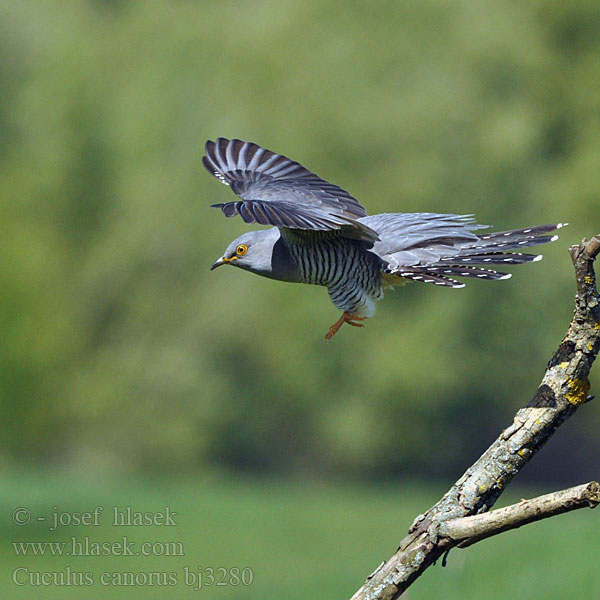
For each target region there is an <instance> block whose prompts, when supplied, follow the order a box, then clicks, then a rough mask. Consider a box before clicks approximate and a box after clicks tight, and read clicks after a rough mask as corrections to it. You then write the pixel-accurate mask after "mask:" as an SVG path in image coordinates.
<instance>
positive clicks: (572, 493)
mask: <svg viewBox="0 0 600 600" xmlns="http://www.w3.org/2000/svg"><path fill="white" fill-rule="evenodd" d="M598 504H600V483H598V482H597V481H590V482H589V483H584V484H583V485H578V486H576V487H572V488H569V489H568V490H562V491H560V492H553V493H552V494H546V495H544V496H539V497H537V498H532V499H531V500H521V502H518V503H517V504H511V505H510V506H505V507H503V508H499V509H497V510H492V511H490V512H486V513H481V514H479V515H472V516H470V517H462V518H461V519H453V520H452V521H444V522H443V523H441V524H440V526H439V528H438V531H437V534H438V535H439V536H440V537H445V538H450V539H451V540H452V542H453V543H454V544H456V545H457V546H458V547H459V548H466V547H467V546H470V545H471V544H475V543H476V542H479V541H481V540H485V539H486V538H489V537H492V536H493V535H497V534H499V533H503V532H505V531H509V530H510V529H517V527H521V526H522V525H527V524H528V523H533V522H534V521H540V520H541V519H547V518H548V517H553V516H555V515H560V514H562V513H566V512H569V511H572V510H576V509H578V508H585V507H589V508H595V507H596V506H597V505H598Z"/></svg>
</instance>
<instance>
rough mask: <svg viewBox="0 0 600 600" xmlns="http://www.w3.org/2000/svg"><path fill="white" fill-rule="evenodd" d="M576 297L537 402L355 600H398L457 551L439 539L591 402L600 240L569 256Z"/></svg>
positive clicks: (598, 345)
mask: <svg viewBox="0 0 600 600" xmlns="http://www.w3.org/2000/svg"><path fill="white" fill-rule="evenodd" d="M569 253H570V255H571V259H572V261H573V265H574V267H575V278H576V284H577V291H576V295H575V312H574V315H573V319H572V320H571V324H570V326H569V329H568V331H567V334H566V335H565V337H564V338H563V340H562V342H561V344H560V346H559V347H558V349H557V351H556V352H555V353H554V355H553V357H552V359H551V360H550V362H549V363H548V368H547V370H546V373H545V374H544V377H543V379H542V382H541V383H540V385H539V387H538V389H537V391H536V393H535V394H534V396H533V398H532V399H531V400H530V402H529V403H528V404H527V406H525V407H524V408H521V409H520V410H519V411H518V412H517V414H516V415H515V417H514V420H513V422H512V424H511V425H509V426H508V427H507V428H506V429H505V430H504V431H503V432H502V433H501V434H500V436H499V437H498V439H496V441H495V442H493V443H492V445H491V446H490V447H489V448H488V449H487V450H486V451H485V452H484V453H483V454H482V456H481V457H480V458H479V459H478V460H477V461H476V462H475V463H474V464H473V465H472V466H471V467H469V469H467V471H466V472H465V473H464V474H463V476H462V477H461V478H460V479H459V480H458V481H457V482H456V483H455V484H454V485H453V486H452V488H450V490H448V492H446V494H444V496H443V497H442V498H441V499H440V500H439V501H438V502H437V503H436V504H435V505H434V506H432V507H431V508H430V509H429V510H428V511H427V512H426V513H425V514H422V515H419V516H418V517H417V518H416V519H415V521H414V523H413V525H412V527H411V528H410V530H409V534H408V535H407V536H406V537H405V538H404V539H403V540H402V541H401V542H400V546H399V548H398V550H397V552H396V553H395V554H394V555H393V556H392V557H391V558H390V559H389V560H388V561H387V562H385V563H383V564H382V565H381V566H380V567H379V568H378V569H377V570H376V571H375V572H374V573H372V574H371V575H370V576H369V578H368V579H367V581H366V582H365V583H364V585H363V586H362V587H361V588H360V589H359V590H358V591H357V592H356V593H355V594H354V595H353V596H352V600H393V599H394V598H398V597H399V596H400V595H401V594H402V592H404V590H406V589H407V588H408V587H409V586H410V585H411V583H412V582H413V581H414V580H415V579H416V578H417V577H419V575H421V573H423V571H425V569H427V567H429V566H430V565H432V564H433V563H435V562H436V560H437V559H438V558H439V557H440V556H442V554H444V553H445V552H447V551H448V550H449V549H450V548H452V547H454V546H456V544H457V542H456V541H455V540H453V539H452V538H451V537H447V536H440V533H439V532H440V531H441V529H442V528H443V527H444V526H445V525H446V524H447V522H450V521H452V520H456V519H463V518H464V517H469V516H471V515H478V514H480V513H486V512H487V511H489V509H490V508H491V507H492V506H493V505H494V503H495V502H496V500H497V499H498V497H499V496H500V494H501V493H502V491H503V490H504V488H505V486H506V485H507V484H508V483H510V481H511V480H512V479H513V477H515V475H516V474H517V473H519V471H520V470H521V469H522V468H523V467H524V466H525V465H526V464H527V462H529V460H531V458H532V457H533V456H534V455H535V454H536V453H537V452H538V450H540V448H542V446H543V445H544V444H545V443H546V442H547V441H548V440H549V439H550V438H551V437H552V434H553V433H554V432H555V431H556V429H557V428H558V427H560V425H561V424H562V423H564V421H565V420H566V419H568V418H569V417H570V416H572V415H573V414H574V413H575V411H576V410H577V409H578V408H579V407H580V406H581V405H583V404H584V403H585V402H587V401H588V400H590V399H591V397H589V396H588V392H589V389H590V383H589V381H588V378H587V377H588V373H589V371H590V369H591V366H592V363H593V362H594V360H595V358H596V356H597V354H598V351H599V350H600V296H599V295H598V291H597V289H596V275H595V273H594V267H593V261H594V258H595V257H596V256H597V255H598V253H600V236H595V237H594V238H593V239H592V240H590V241H587V240H584V241H583V242H582V243H581V244H580V245H578V246H572V247H571V248H570V249H569Z"/></svg>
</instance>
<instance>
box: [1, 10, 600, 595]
mask: <svg viewBox="0 0 600 600" xmlns="http://www.w3.org/2000/svg"><path fill="white" fill-rule="evenodd" d="M0 11H1V16H0V97H1V101H0V173H1V178H2V186H1V188H0V194H2V203H1V204H0V211H1V213H2V214H1V223H2V235H1V236H0V290H1V291H0V307H1V309H0V319H1V321H0V339H1V342H0V393H1V395H2V402H1V406H0V410H1V414H0V429H1V434H0V469H1V472H2V476H3V479H4V485H3V486H2V487H3V491H2V508H3V514H4V516H3V518H2V522H3V524H4V525H3V526H2V531H1V532H0V533H1V534H2V539H3V547H2V549H1V550H0V553H1V554H0V555H1V556H2V557H3V562H4V563H5V564H6V565H7V566H8V567H9V568H7V569H6V574H5V576H6V577H7V582H8V583H7V585H8V586H9V589H10V592H11V594H12V595H11V597H13V596H14V597H15V598H21V597H22V598H29V597H34V596H37V597H44V598H54V597H56V598H64V597H81V596H80V594H81V593H82V592H81V589H79V588H68V589H67V588H65V587H64V586H63V587H61V586H57V585H49V586H41V587H40V586H35V585H30V584H28V585H24V586H18V585H14V583H12V581H11V579H10V578H11V574H12V572H13V569H14V568H15V567H19V566H25V567H27V568H28V569H30V570H32V571H37V572H41V571H61V570H63V571H64V568H65V565H66V564H69V565H70V566H72V568H73V569H79V570H89V571H92V572H94V573H95V574H96V575H97V574H98V573H99V572H101V571H103V570H106V569H108V570H109V571H110V570H112V571H118V570H121V571H123V570H126V571H127V570H128V571H136V572H140V571H144V572H149V571H165V570H170V569H171V567H172V568H173V570H175V571H178V573H179V579H180V581H179V583H178V585H177V586H172V587H170V588H169V589H165V588H158V587H156V586H154V587H152V586H143V585H136V586H132V587H129V588H127V589H125V590H124V589H123V588H122V587H119V586H115V585H112V586H102V585H99V584H94V585H93V586H91V587H89V588H88V589H86V590H85V594H86V597H90V598H96V597H97V598H108V597H115V598H120V597H123V594H125V593H126V595H127V596H128V597H144V598H146V597H156V598H163V597H189V594H190V590H189V588H186V586H185V585H184V583H182V582H181V579H182V577H181V568H182V566H183V565H184V564H187V565H194V566H195V567H198V565H204V566H205V567H206V566H211V565H212V566H213V567H220V566H222V567H225V568H232V567H236V566H237V567H243V566H249V567H251V568H252V569H253V570H254V575H255V576H254V581H253V583H252V585H249V586H243V588H236V589H235V590H234V589H233V588H232V586H223V587H220V588H217V587H212V588H210V589H208V588H207V589H206V590H203V591H202V593H204V594H205V595H206V596H207V597H220V598H228V597H236V598H237V597H239V598H264V597H269V596H272V597H286V598H296V597H297V598H301V597H306V596H308V595H309V596H313V597H322V598H340V597H345V596H348V595H350V594H351V593H352V591H354V589H356V588H357V587H358V586H359V585H360V582H361V581H362V579H363V578H364V576H366V574H367V573H369V572H370V571H371V570H373V569H374V568H375V567H376V566H377V564H378V563H379V562H380V561H381V559H382V558H384V557H387V556H389V555H390V554H391V553H392V552H393V551H394V549H395V544H396V543H397V541H398V540H399V539H400V537H402V535H403V532H404V531H405V530H406V528H407V526H408V525H409V524H410V521H411V520H412V518H413V517H414V516H415V515H416V514H417V513H418V512H421V511H423V510H424V509H426V508H427V507H428V506H429V505H430V504H431V503H433V502H435V500H436V499H437V498H438V497H439V496H440V495H441V494H442V493H443V492H444V491H445V490H446V489H447V487H448V486H449V485H450V484H451V483H452V482H453V481H454V480H455V479H456V478H458V476H459V475H460V474H461V473H462V472H463V470H464V469H465V468H466V467H467V466H468V465H469V464H471V462H472V461H473V460H474V459H475V458H476V457H478V456H479V454H480V453H481V451H482V450H483V449H484V448H485V447H486V446H487V444H489V443H490V442H491V441H492V440H493V439H494V438H495V437H496V435H497V433H498V432H499V431H500V429H501V428H503V427H504V426H506V425H507V424H508V423H509V422H510V420H511V419H512V415H513V414H514V412H515V411H516V409H518V408H519V407H520V406H523V405H524V404H526V403H527V401H528V400H529V399H530V398H531V396H532V395H533V393H534V391H535V389H536V387H537V384H538V382H539V380H540V377H541V376H542V374H543V372H544V368H545V365H546V362H547V361H548V360H549V358H550V357H551V354H552V352H553V350H554V349H555V348H556V347H557V345H558V343H559V342H560V340H561V337H562V335H563V334H564V332H565V331H566V327H567V325H568V322H569V320H570V317H571V314H572V302H573V293H574V286H573V271H572V268H571V264H570V259H569V256H568V253H567V248H568V246H569V245H571V244H573V243H578V242H579V241H580V240H581V239H582V238H583V237H590V236H592V235H594V234H596V233H599V232H600V203H599V202H598V198H599V192H600V60H599V58H598V57H599V56H600V7H599V6H598V3H597V2H595V1H594V0H576V1H574V2H568V3H566V2H559V1H542V0H528V1H525V2H519V3H516V2H510V1H508V0H503V1H495V2H491V1H487V0H481V1H477V0H463V1H459V2H454V3H447V2H442V1H441V0H425V1H420V2H416V1H413V0H410V1H407V2H391V1H390V2H387V1H386V2H377V3H364V2H354V1H347V2H343V3H342V2H335V1H334V0H304V1H303V2H294V1H291V0H282V1H278V2H273V1H261V0H255V1H254V2H243V1H241V0H238V1H233V0H219V1H212V0H203V1H191V0H189V1H184V0H180V1H176V0H170V1H168V2H167V1H165V2H143V3H138V2H136V3H133V2H125V1H119V0H111V1H109V0H105V1H100V0H96V1H91V0H87V1H83V0H82V1H79V2H73V1H71V2H62V3H58V4H57V3H47V2H40V1H35V0H19V1H13V2H10V1H3V2H0ZM218 136H224V137H238V138H241V139H244V140H250V141H255V142H257V143H259V144H261V145H263V146H265V147H267V148H270V149H272V150H275V151H277V152H280V153H283V154H286V155H288V156H289V157H291V158H292V159H295V160H298V161H300V162H302V163H303V164H304V165H305V166H307V167H308V168H311V169H313V170H315V171H316V172H317V173H319V174H320V175H321V176H323V177H325V178H326V179H328V180H330V181H332V182H334V183H336V184H338V185H340V186H342V187H343V188H345V189H347V190H348V191H350V193H352V194H353V195H355V196H356V197H357V198H358V199H359V200H360V201H361V202H362V203H363V204H364V205H365V206H366V207H367V209H368V211H369V212H371V213H377V212H413V211H432V212H454V213H461V214H469V213H475V215H476V216H477V218H478V220H479V222H482V223H489V224H492V225H494V226H495V227H496V228H497V229H509V228H516V227H521V226H528V225H536V224H542V223H554V222H560V221H568V222H569V223H570V225H569V227H568V228H566V229H563V230H561V232H560V233H561V236H560V240H559V241H557V242H555V243H554V244H551V245H550V246H548V247H544V249H543V252H544V257H545V258H544V260H543V261H542V262H541V263H535V264H530V265H523V266H521V267H515V268H513V270H512V272H513V274H514V275H513V278H512V279H510V280H509V281H503V282H481V281H474V282H470V283H469V285H467V287H466V288H464V289H461V290H452V289H439V288H436V287H433V286H425V285H419V284H412V285H407V286H405V287H404V288H401V289H396V290H395V291H394V292H390V293H388V294H387V295H386V298H385V299H384V300H383V301H382V302H380V303H379V305H378V313H377V315H376V317H375V318H373V319H371V320H369V322H368V324H367V326H366V327H365V328H364V329H361V330H358V329H351V328H349V327H348V328H344V329H342V330H341V332H340V333H339V334H338V336H336V338H334V340H333V341H332V342H331V343H330V344H325V343H324V341H323V335H324V333H325V332H326V330H327V327H328V326H329V325H330V324H331V323H332V322H333V321H334V320H336V319H337V316H338V315H337V311H336V309H335V308H334V307H333V305H332V304H331V303H330V301H329V298H328V296H327V292H326V290H325V289H323V288H317V287H311V286H299V285H295V286H293V285H289V284H283V283H278V282H273V281H270V280H267V279H261V278H258V277H256V276H252V275H250V274H247V273H243V272H241V271H239V270H235V271H234V270H233V269H226V268H223V269H219V270H218V271H215V272H213V273H211V272H210V271H209V267H210V265H211V264H212V262H213V261H214V260H215V259H216V258H218V257H219V256H221V254H222V252H223V250H224V248H225V247H226V245H227V244H228V243H229V242H230V241H231V240H232V239H233V238H235V237H236V236H238V235H239V234H241V233H242V232H243V231H245V230H246V229H247V226H246V225H245V224H244V223H243V222H241V220H239V219H232V220H229V219H225V218H223V216H222V215H221V214H220V213H219V212H218V211H216V210H215V209H211V208H209V205H210V204H212V203H215V202H223V201H226V200H230V199H232V198H233V196H231V192H230V191H229V190H228V189H227V188H226V187H225V186H222V185H220V184H219V183H218V182H217V181H216V180H215V179H214V178H212V177H210V176H209V175H208V174H207V173H206V172H205V170H204V169H203V167H202V165H201V156H202V153H203V146H204V142H205V140H206V139H215V138H216V137H218ZM594 383H595V380H594V378H592V389H593V387H594ZM599 426H600V413H599V411H598V407H597V406H596V404H595V403H591V404H589V405H586V406H585V407H584V408H582V409H581V411H580V412H579V413H578V414H577V415H576V416H575V417H574V418H573V419H572V421H571V422H569V423H567V424H565V426H564V427H562V428H561V430H560V431H559V432H558V433H557V435H556V437H555V438H554V439H553V441H552V443H551V444H550V445H549V446H548V447H547V448H546V449H544V450H543V452H542V453H541V454H540V456H538V457H536V458H535V459H534V461H533V462H532V463H531V465H529V466H528V467H527V468H526V469H525V470H524V472H523V473H522V474H521V475H520V476H519V477H518V480H516V481H515V482H514V483H513V484H512V485H511V491H510V492H509V495H510V493H512V494H513V496H512V498H513V499H514V498H517V499H518V498H519V497H521V496H522V495H525V494H527V493H534V492H535V493H538V492H546V491H552V490H553V489H558V487H560V486H568V485H575V484H578V483H583V482H585V481H588V480H590V479H592V478H597V477H598V471H599V461H598V455H599V452H600V442H599V438H598V429H599ZM99 504H102V505H104V506H106V507H107V511H108V510H109V509H110V507H112V506H114V505H127V504H128V505H132V506H133V507H134V508H135V509H137V510H144V511H157V510H161V509H162V508H163V507H164V506H165V505H170V506H172V509H173V510H175V511H177V512H179V514H180V524H179V525H178V529H177V530H176V532H175V533H172V531H167V532H166V533H164V529H156V528H154V529H152V530H148V529H144V528H139V529H133V530H131V531H133V532H134V533H135V534H134V533H132V535H133V536H134V537H135V536H136V535H137V538H136V539H139V540H142V539H146V538H149V539H154V537H159V536H161V535H165V536H166V537H165V538H164V539H171V540H172V539H179V540H184V541H185V544H186V556H185V559H182V558H181V557H178V558H175V559H172V558H169V559H167V558H166V557H164V556H162V557H145V558H144V560H142V557H140V558H138V559H135V560H133V559H132V560H131V561H127V559H125V558H119V557H114V556H111V557H95V558H93V557H92V558H90V557H87V558H77V559H76V558H72V559H71V562H68V561H67V562H65V558H64V557H62V558H56V557H48V556H45V557H39V556H38V557H34V558H32V557H29V556H28V557H19V556H16V555H15V550H14V547H13V546H12V545H11V543H12V542H13V541H15V540H21V539H26V540H51V541H52V540H54V541H56V540H61V539H70V537H71V536H78V537H81V536H84V535H89V536H90V537H94V536H95V538H94V539H107V540H111V539H113V538H115V537H119V536H120V534H121V532H115V529H114V528H111V527H110V526H109V525H108V524H107V523H105V524H103V526H101V527H99V528H96V529H94V530H93V531H91V533H90V530H89V529H86V528H83V529H82V528H81V527H79V528H77V527H73V528H63V529H62V530H61V531H55V532H50V531H48V530H47V526H45V525H43V524H41V522H40V523H35V515H37V514H39V515H49V514H50V513H51V512H52V511H53V510H54V508H55V507H58V509H59V510H65V511H86V510H91V509H93V508H94V506H96V505H99ZM21 505H24V506H27V507H29V508H30V509H31V510H32V514H33V515H34V519H33V520H32V524H30V525H28V526H27V527H16V526H15V525H14V524H11V522H10V514H11V512H12V510H13V509H14V508H15V507H16V506H21ZM594 516H596V515H594V514H593V513H591V516H590V515H588V514H577V515H570V516H568V517H560V518H558V519H552V520H551V521H549V522H548V523H544V524H538V525H535V526H530V527H528V528H526V530H523V531H519V532H513V533H510V534H505V535H503V536H501V538H502V539H500V538H498V539H497V540H490V541H487V542H484V543H482V544H481V545H480V546H479V545H478V548H481V552H478V551H474V550H472V549H469V550H465V551H455V552H454V553H453V554H456V558H455V560H454V561H453V560H452V559H453V556H451V557H450V561H449V566H448V568H447V569H444V570H442V569H440V568H437V569H436V570H435V572H434V573H428V574H426V575H425V576H424V578H423V580H422V582H419V583H418V584H416V585H415V586H414V588H412V589H411V592H410V598H413V599H415V598H417V599H418V598H425V597H436V594H439V593H441V592H440V590H442V589H443V593H444V597H445V598H454V597H456V598H459V597H460V598H463V597H465V592H469V590H471V591H473V593H475V590H479V589H482V588H483V586H485V589H486V594H487V595H488V597H489V598H496V597H497V598H505V597H507V596H511V597H515V598H516V597H523V598H529V597H539V598H563V597H564V595H565V594H566V593H569V594H571V595H573V594H574V596H577V597H581V598H592V597H600V579H599V577H598V574H597V572H598V571H597V564H596V563H595V562H594V560H595V559H594V558H593V555H594V552H595V553H596V554H597V552H598V550H600V545H599V543H598V536H597V535H596V534H594V530H595V531H596V532H597V531H598V525H597V516H596V520H594V519H593V517H594ZM390 524H392V525H390ZM105 525H106V526H105ZM44 527H45V528H44ZM117 534H118V535H117ZM61 536H62V537H61ZM103 536H104V537H103ZM558 536H560V537H561V544H564V546H562V547H560V548H558V547H554V545H555V544H554V542H552V540H557V539H558ZM569 544H572V550H571V551H568V550H567V549H568V548H569ZM528 548H529V550H527V549H528ZM541 548H543V551H542V550H541ZM577 548H584V549H585V551H584V552H585V555H586V556H584V557H581V556H579V557H575V556H574V555H576V554H577V551H576V549H577ZM526 555H527V556H526ZM567 555H569V557H567ZM588 556H589V558H587V557H588ZM575 558H577V560H575ZM569 560H572V561H573V562H572V564H571V563H569ZM530 561H533V562H530ZM594 564H596V566H595V567H594V566H593V565H594ZM532 572H534V573H535V575H532ZM509 573H510V574H509ZM494 578H496V579H494ZM494 582H496V583H494ZM528 585H529V586H530V587H527V586H528ZM573 586H576V587H575V588H574V587H573ZM577 586H578V587H577ZM496 590H497V592H496ZM494 593H498V594H499V595H497V596H495V595H494ZM578 594H579V595H578ZM594 594H596V596H594ZM438 597H439V596H438Z"/></svg>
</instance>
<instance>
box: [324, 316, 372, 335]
mask: <svg viewBox="0 0 600 600" xmlns="http://www.w3.org/2000/svg"><path fill="white" fill-rule="evenodd" d="M366 318H367V317H358V316H356V315H351V314H350V313H347V312H344V313H342V316H341V317H340V318H339V319H338V320H337V321H336V322H335V323H334V324H333V325H332V326H331V327H330V328H329V331H328V332H327V334H326V335H325V341H326V342H328V341H329V340H330V339H331V338H332V337H333V336H334V335H335V334H336V333H337V332H338V331H339V329H340V327H341V326H342V325H343V324H344V323H348V325H352V327H364V325H363V324H362V323H357V321H364V320H365V319H366Z"/></svg>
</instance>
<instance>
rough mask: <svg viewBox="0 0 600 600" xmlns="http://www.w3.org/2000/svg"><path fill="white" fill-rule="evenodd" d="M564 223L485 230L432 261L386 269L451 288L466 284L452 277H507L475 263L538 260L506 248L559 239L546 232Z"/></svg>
mask: <svg viewBox="0 0 600 600" xmlns="http://www.w3.org/2000/svg"><path fill="white" fill-rule="evenodd" d="M565 225H567V223H558V224H555V225H538V226H536V227H527V228H523V229H514V230H512V231H500V232H494V233H488V234H485V235H481V236H478V239H477V240H474V241H473V242H471V243H469V244H468V245H464V246H462V247H456V248H454V251H455V253H454V254H452V255H450V256H442V257H441V258H440V259H439V260H438V261H437V262H435V263H433V264H420V265H410V266H402V267H396V268H395V269H393V270H389V271H388V273H393V275H396V276H398V277H402V278H404V279H412V280H414V281H420V282H422V283H433V284H435V285H441V286H445V287H453V288H461V287H464V285H465V284H464V283H462V282H460V281H458V280H456V279H454V278H455V277H472V278H477V279H487V280H494V279H508V278H510V277H511V274H510V273H502V272H500V271H494V270H492V269H486V268H483V267H481V266H476V265H485V266H487V265H520V264H523V263H528V262H536V261H538V260H541V259H542V255H541V254H526V253H522V252H507V251H508V250H516V249H518V248H523V247H528V246H538V245H540V244H546V243H548V242H553V241H555V240H557V239H558V236H557V235H548V234H550V233H552V232H553V231H556V230H557V229H560V228H561V227H564V226H565Z"/></svg>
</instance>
